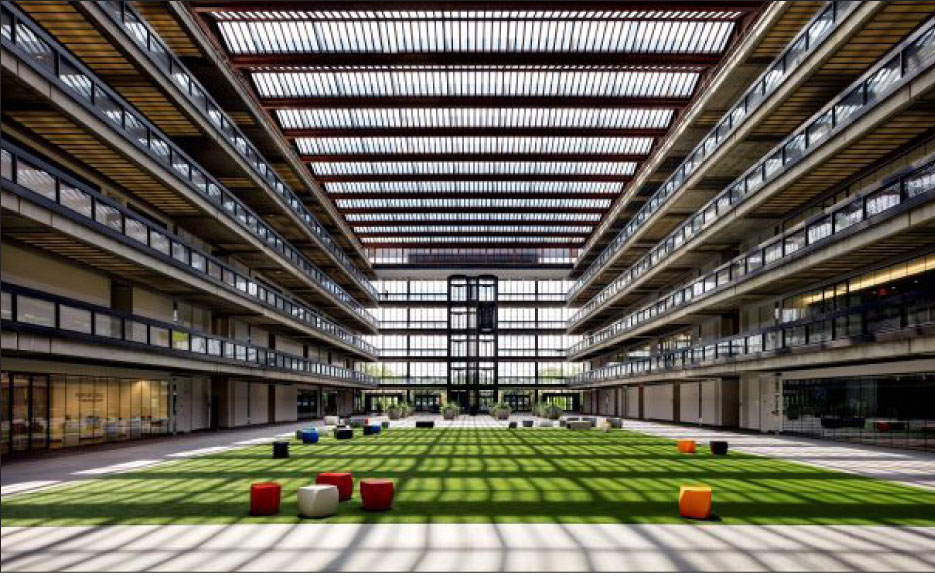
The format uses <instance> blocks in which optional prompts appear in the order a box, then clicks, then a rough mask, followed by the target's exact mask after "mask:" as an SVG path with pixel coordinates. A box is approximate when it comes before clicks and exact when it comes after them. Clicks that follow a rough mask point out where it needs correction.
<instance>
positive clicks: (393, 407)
mask: <svg viewBox="0 0 935 576" xmlns="http://www.w3.org/2000/svg"><path fill="white" fill-rule="evenodd" d="M386 415H387V417H389V419H390V420H399V419H400V418H401V417H402V416H403V404H402V403H399V404H390V405H389V406H387V407H386Z"/></svg>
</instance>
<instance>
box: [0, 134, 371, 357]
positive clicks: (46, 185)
mask: <svg viewBox="0 0 935 576" xmlns="http://www.w3.org/2000/svg"><path fill="white" fill-rule="evenodd" d="M0 181H2V184H3V188H4V189H5V190H10V191H11V192H13V193H15V194H18V195H21V196H24V197H27V198H29V199H30V201H33V202H36V203H38V204H41V205H44V206H46V207H48V208H50V209H52V210H54V211H55V212H56V213H58V214H61V215H63V216H66V217H68V218H69V219H71V220H74V221H76V222H79V223H81V224H82V225H83V226H86V227H89V228H93V229H95V230H97V231H98V232H102V233H104V234H107V235H108V236H111V237H114V238H116V239H118V240H119V241H120V242H122V243H124V244H128V245H130V246H133V247H134V248H136V249H138V250H144V251H146V252H147V253H149V254H150V255H152V256H155V257H157V258H159V259H160V260H161V261H163V262H166V263H168V264H170V265H172V266H175V267H179V268H182V269H184V270H185V271H186V272H188V273H190V274H194V275H196V276H198V277H200V278H202V279H205V280H208V281H210V282H212V283H213V284H215V285H217V286H219V287H222V288H224V289H226V290H229V291H231V292H234V293H235V294H237V296H240V297H245V298H248V299H250V300H251V301H253V302H256V303H259V304H261V305H262V306H264V307H265V308H267V309H270V310H273V311H274V312H276V313H280V314H284V315H286V316H287V317H289V318H290V319H293V320H296V321H298V322H300V323H302V324H303V325H305V326H307V327H308V328H310V329H311V330H314V331H315V332H319V333H321V334H323V335H325V336H328V337H331V338H335V339H337V340H339V341H341V342H344V343H345V344H346V345H348V346H350V347H352V348H353V349H355V350H358V351H359V352H361V353H363V354H365V355H367V356H371V357H372V356H376V353H377V351H376V349H375V348H374V347H373V346H371V345H370V344H368V343H367V342H365V341H364V340H363V339H361V338H359V337H357V336H355V335H354V334H352V333H350V332H348V331H347V330H346V329H344V328H342V327H341V326H339V325H338V324H337V323H335V322H334V321H332V320H331V319H329V318H326V317H324V316H322V315H321V314H319V313H318V312H316V311H315V310H313V309H311V308H309V307H307V306H304V305H302V304H299V303H298V302H296V301H295V300H292V299H290V298H287V297H284V296H282V295H281V294H280V293H279V292H278V290H276V289H275V288H273V287H272V286H270V285H268V284H266V283H264V282H261V281H258V280H256V279H254V278H250V277H248V276H245V275H243V274H241V273H240V272H238V271H237V270H236V269H234V268H232V267H231V266H228V265H227V264H225V263H224V262H222V261H221V260H218V259H217V258H215V257H214V256H211V255H210V254H208V253H206V252H204V251H202V250H199V249H198V248H194V247H192V246H191V245H190V244H188V243H186V242H185V241H184V240H182V239H181V238H179V237H178V236H176V235H174V234H171V233H170V232H169V231H167V230H166V229H165V228H163V227H161V226H159V225H157V224H155V223H153V222H152V221H150V220H149V219H147V218H146V217H145V216H143V215H141V214H138V213H136V212H134V211H133V210H130V209H129V208H127V207H125V206H123V205H122V204H120V203H118V202H116V201H114V200H112V199H110V198H108V197H106V196H104V195H103V194H101V193H100V192H98V191H96V190H94V189H93V188H91V187H90V186H88V185H86V184H85V183H83V182H81V181H79V180H77V179H75V178H72V177H71V176H70V175H68V174H66V173H65V172H63V171H61V170H58V169H56V168H54V167H52V166H51V165H49V164H48V163H47V162H44V161H42V160H41V159H39V158H38V157H36V156H34V155H32V154H30V153H29V152H27V151H25V150H23V149H22V148H20V147H18V146H16V145H15V144H13V143H12V142H8V141H5V142H3V147H2V149H0Z"/></svg>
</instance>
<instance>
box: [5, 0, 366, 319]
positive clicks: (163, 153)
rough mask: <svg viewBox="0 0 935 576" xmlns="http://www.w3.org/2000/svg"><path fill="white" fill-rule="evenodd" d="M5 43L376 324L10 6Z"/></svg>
mask: <svg viewBox="0 0 935 576" xmlns="http://www.w3.org/2000/svg"><path fill="white" fill-rule="evenodd" d="M0 38H2V43H3V45H4V46H5V47H6V48H8V49H9V50H11V51H13V52H14V53H16V54H17V55H19V56H20V57H21V58H22V59H23V61H24V62H26V63H28V64H29V65H30V66H32V67H33V69H34V70H35V71H37V72H39V73H40V74H41V75H42V76H44V77H45V78H46V79H48V80H49V81H51V82H53V83H54V84H55V85H57V86H58V87H60V88H62V89H64V90H65V91H66V92H67V93H68V94H71V95H72V96H73V97H74V98H75V100H74V101H75V102H79V103H81V104H82V105H83V106H85V108H87V109H88V110H89V111H90V112H92V113H93V114H94V115H96V116H97V117H99V118H100V119H101V120H103V121H105V122H106V123H107V124H108V125H109V126H111V127H113V128H115V129H116V130H117V131H118V132H120V133H121V134H123V136H124V137H125V138H126V139H127V140H128V141H129V142H130V143H131V144H132V145H133V146H134V147H136V148H137V149H138V150H141V151H142V152H144V153H145V154H146V155H147V156H149V157H150V158H152V159H153V160H155V161H156V162H157V163H158V164H160V165H162V166H163V167H165V168H166V169H167V170H168V171H169V172H170V173H172V174H173V175H174V176H176V177H177V178H179V179H180V180H181V181H183V182H185V184H187V185H188V187H189V188H190V189H191V190H193V191H195V192H196V193H197V194H198V195H199V196H201V197H202V198H205V199H206V200H208V201H209V202H210V203H211V204H212V205H214V206H215V207H217V208H218V209H219V210H221V211H222V212H224V213H225V214H228V215H229V216H231V218H232V219H233V220H234V221H236V222H237V224H238V225H239V226H240V227H241V228H242V229H243V230H245V231H247V232H249V233H250V234H251V235H252V236H254V237H256V238H258V239H260V240H261V241H262V242H263V243H264V244H265V245H266V246H268V247H269V248H270V249H272V250H274V251H275V252H276V253H277V254H280V255H281V256H283V257H284V258H285V259H287V260H288V261H289V262H290V263H291V264H292V265H294V266H295V267H296V268H297V269H299V270H300V271H301V272H302V273H303V274H304V275H305V276H307V277H308V278H309V279H310V280H311V281H312V282H313V283H314V284H315V285H317V286H320V287H321V288H322V289H323V290H324V291H325V292H326V293H328V294H331V295H332V296H333V297H335V298H336V299H337V300H338V301H339V302H341V303H342V304H343V305H344V306H345V307H346V308H347V309H348V310H350V311H351V312H352V313H353V314H354V315H355V316H357V317H358V318H360V319H361V320H362V321H364V322H366V323H368V324H370V325H371V326H373V325H374V318H373V316H372V315H371V314H370V313H369V312H368V311H367V310H366V309H365V308H364V307H363V306H362V305H361V304H360V303H358V302H357V301H356V300H355V299H354V298H353V297H352V296H351V295H350V294H348V293H347V292H346V291H345V290H344V289H343V288H342V287H341V286H340V285H339V284H338V283H336V282H335V281H334V280H332V279H331V278H330V277H329V276H328V275H327V274H325V273H324V272H322V271H321V270H320V269H319V268H318V267H317V266H315V264H313V263H312V262H311V260H309V259H308V258H306V257H305V256H304V255H302V254H301V253H300V252H299V251H298V250H296V249H295V248H294V247H293V246H292V245H291V244H289V242H288V241H287V240H285V239H284V238H282V237H281V236H280V235H279V234H278V233H276V232H275V231H274V230H273V229H272V228H270V227H269V226H268V225H266V223H265V222H264V221H263V220H262V219H261V218H260V217H259V216H257V214H256V213H255V212H253V211H252V210H251V209H250V208H249V207H247V206H246V205H245V204H244V203H243V202H242V201H241V200H240V199H239V198H237V196H236V195H235V194H233V193H231V192H230V191H229V190H227V189H226V188H225V187H224V186H223V185H222V184H221V183H220V182H218V181H217V180H216V179H215V178H214V177H213V176H211V175H210V174H208V172H206V171H205V170H203V169H202V168H201V167H200V166H198V164H196V163H195V162H194V161H193V160H192V159H191V158H190V157H189V156H188V155H186V154H185V153H184V152H182V151H181V150H180V149H179V148H177V147H176V146H175V145H174V144H173V143H172V141H171V140H170V139H169V138H168V137H167V136H166V135H165V134H163V133H162V132H161V131H160V130H159V129H158V128H156V127H155V126H153V125H152V124H151V123H150V122H149V121H148V120H146V119H145V117H144V116H143V115H142V114H140V113H139V112H138V111H136V109H135V108H133V107H132V106H131V105H130V104H128V103H127V102H126V101H125V100H124V99H123V98H122V97H121V96H119V95H118V94H117V93H116V92H115V91H113V90H112V89H111V88H110V87H108V86H107V85H106V84H104V83H103V82H101V81H100V80H99V79H98V78H97V77H96V76H95V75H94V74H93V73H92V72H91V71H90V70H89V69H88V68H87V67H85V66H84V65H83V64H82V63H81V62H80V61H79V60H78V59H77V58H75V57H74V56H72V55H71V54H70V53H69V52H68V51H67V50H66V49H65V48H63V47H62V46H60V45H59V44H58V43H57V42H55V40H53V39H52V38H51V37H50V36H49V35H48V34H47V33H46V32H45V31H44V30H42V28H41V27H39V26H38V25H36V24H35V23H34V22H32V21H31V20H30V19H29V18H28V17H26V16H24V15H22V14H21V13H19V11H18V10H15V9H14V8H13V7H12V6H10V5H9V4H6V3H4V4H3V5H2V7H0Z"/></svg>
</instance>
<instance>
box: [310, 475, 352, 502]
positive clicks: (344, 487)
mask: <svg viewBox="0 0 935 576" xmlns="http://www.w3.org/2000/svg"><path fill="white" fill-rule="evenodd" d="M315 484H330V485H332V486H336V487H337V488H338V499H339V500H341V501H342V502H343V501H345V500H350V499H351V496H353V495H354V476H353V474H351V473H350V472H319V473H318V476H316V477H315Z"/></svg>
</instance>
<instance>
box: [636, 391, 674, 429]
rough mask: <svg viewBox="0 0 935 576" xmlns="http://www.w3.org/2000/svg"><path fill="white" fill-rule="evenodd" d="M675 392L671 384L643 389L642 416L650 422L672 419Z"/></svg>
mask: <svg viewBox="0 0 935 576" xmlns="http://www.w3.org/2000/svg"><path fill="white" fill-rule="evenodd" d="M674 399H675V390H674V386H673V385H672V384H653V385H649V386H644V387H643V415H644V416H645V417H646V419H651V420H669V421H671V420H672V419H673V414H672V413H673V410H674Z"/></svg>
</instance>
